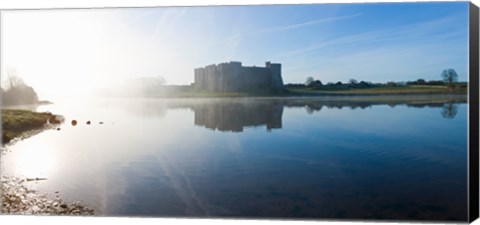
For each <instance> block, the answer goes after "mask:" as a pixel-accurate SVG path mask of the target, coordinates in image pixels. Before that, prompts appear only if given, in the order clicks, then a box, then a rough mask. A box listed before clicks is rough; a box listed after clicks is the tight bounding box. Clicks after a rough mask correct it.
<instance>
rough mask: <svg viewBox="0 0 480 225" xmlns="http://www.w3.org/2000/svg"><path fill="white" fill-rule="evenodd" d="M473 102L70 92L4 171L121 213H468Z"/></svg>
mask: <svg viewBox="0 0 480 225" xmlns="http://www.w3.org/2000/svg"><path fill="white" fill-rule="evenodd" d="M465 102H466V99H465V98H454V99H452V98H450V97H449V98H447V97H440V98H433V97H425V98H416V97H398V98H396V99H392V98H389V97H383V98H382V97H379V98H374V99H371V98H283V99H275V98H274V99H101V100H95V101H81V100H72V99H66V100H58V101H55V104H52V105H46V106H41V107H39V108H37V110H38V111H51V112H53V113H56V114H61V115H64V116H65V118H66V123H65V124H63V125H62V126H61V130H58V131H57V130H47V131H45V132H42V133H40V134H38V135H35V136H33V137H31V138H28V139H26V140H24V141H20V142H18V143H16V144H15V145H13V146H9V148H8V151H7V152H6V153H4V154H3V155H2V161H1V162H2V167H1V170H2V172H4V173H6V174H7V175H10V176H18V177H29V178H31V177H41V178H43V177H45V178H48V179H47V180H45V181H39V182H36V183H35V182H31V183H30V184H29V185H30V186H31V187H32V188H35V189H38V190H41V191H44V192H46V193H49V194H50V195H52V196H55V192H56V191H59V195H60V197H62V198H65V199H66V200H82V201H83V202H84V203H85V204H86V205H87V206H89V207H92V208H95V209H96V210H97V212H98V213H99V214H100V215H107V216H194V217H268V218H292V217H294V218H317V219H320V218H336V219H341V218H349V219H408V220H417V219H421V220H466V218H467V217H466V216H467V176H466V175H467V106H468V105H467V104H465ZM72 119H76V120H78V121H79V124H78V125H77V126H72V125H71V124H70V121H71V120H72ZM86 121H91V122H92V123H91V125H87V124H86ZM100 122H102V124H100Z"/></svg>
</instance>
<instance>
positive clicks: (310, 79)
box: [305, 77, 315, 86]
mask: <svg viewBox="0 0 480 225" xmlns="http://www.w3.org/2000/svg"><path fill="white" fill-rule="evenodd" d="M314 81H315V80H314V79H313V77H307V81H305V85H307V86H309V85H310V84H312V83H313V82H314Z"/></svg>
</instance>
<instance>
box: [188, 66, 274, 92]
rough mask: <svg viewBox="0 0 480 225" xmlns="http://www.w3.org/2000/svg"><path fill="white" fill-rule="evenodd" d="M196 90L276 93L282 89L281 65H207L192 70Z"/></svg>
mask: <svg viewBox="0 0 480 225" xmlns="http://www.w3.org/2000/svg"><path fill="white" fill-rule="evenodd" d="M194 76H195V83H194V87H195V88H196V89H197V90H203V91H209V92H254V91H265V90H266V91H278V90H281V89H282V88H283V81H282V77H281V65H280V64H273V63H270V62H267V63H266V67H242V64H241V63H240V62H230V63H221V64H218V65H209V66H206V67H204V68H197V69H195V70H194Z"/></svg>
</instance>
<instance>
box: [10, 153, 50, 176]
mask: <svg viewBox="0 0 480 225" xmlns="http://www.w3.org/2000/svg"><path fill="white" fill-rule="evenodd" d="M18 150H19V152H20V153H19V155H18V156H17V159H16V161H17V165H18V172H17V173H18V175H20V176H23V177H25V178H28V179H36V178H47V177H50V176H51V175H52V173H53V172H54V167H55V164H56V159H55V154H54V152H53V150H52V149H50V148H48V146H42V145H38V146H32V145H28V146H24V149H18Z"/></svg>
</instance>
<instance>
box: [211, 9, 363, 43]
mask: <svg viewBox="0 0 480 225" xmlns="http://www.w3.org/2000/svg"><path fill="white" fill-rule="evenodd" d="M361 15H363V13H357V14H353V15H347V16H336V17H327V18H323V19H319V20H311V21H307V22H303V23H297V24H290V25H284V26H278V27H272V28H267V29H262V30H256V31H253V32H242V33H240V34H235V35H232V36H230V37H227V38H225V39H223V40H220V41H218V42H217V43H216V45H220V44H222V43H228V42H230V41H232V40H239V39H241V38H244V37H247V36H252V35H258V34H265V33H272V32H280V31H288V30H293V29H298V28H302V27H307V26H312V25H317V24H321V23H330V22H335V21H339V20H346V19H352V18H355V17H359V16H361Z"/></svg>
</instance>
